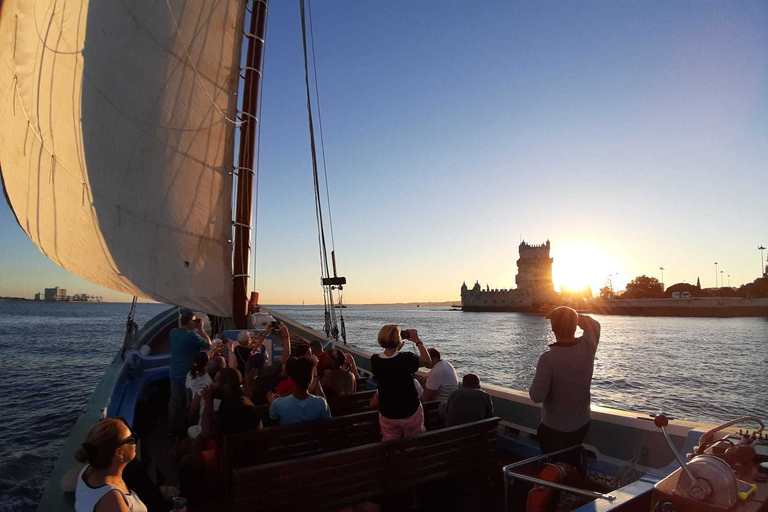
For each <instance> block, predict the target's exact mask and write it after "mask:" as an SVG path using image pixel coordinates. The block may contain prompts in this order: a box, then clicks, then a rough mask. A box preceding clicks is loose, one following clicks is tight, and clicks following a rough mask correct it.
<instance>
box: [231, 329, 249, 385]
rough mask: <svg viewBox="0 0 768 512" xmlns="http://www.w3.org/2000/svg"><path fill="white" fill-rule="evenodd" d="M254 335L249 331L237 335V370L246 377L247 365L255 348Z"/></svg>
mask: <svg viewBox="0 0 768 512" xmlns="http://www.w3.org/2000/svg"><path fill="white" fill-rule="evenodd" d="M252 342H253V333H251V332H249V331H241V332H240V334H238V335H237V343H238V345H237V346H236V347H235V350H234V352H235V359H236V360H237V369H238V370H240V373H241V374H242V375H245V364H246V363H247V362H248V358H249V357H251V353H252V351H253V347H251V343H252Z"/></svg>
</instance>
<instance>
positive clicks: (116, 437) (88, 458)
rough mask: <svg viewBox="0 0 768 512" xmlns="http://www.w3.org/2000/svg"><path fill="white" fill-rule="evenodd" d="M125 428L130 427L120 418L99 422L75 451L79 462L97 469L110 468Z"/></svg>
mask: <svg viewBox="0 0 768 512" xmlns="http://www.w3.org/2000/svg"><path fill="white" fill-rule="evenodd" d="M124 426H125V427H127V426H128V425H126V423H125V421H123V420H122V419H118V418H107V419H104V420H101V421H99V422H98V423H97V424H95V425H94V426H93V427H91V430H89V431H88V435H87V436H86V437H85V442H84V443H83V444H82V445H81V446H80V447H79V448H78V449H77V450H75V458H76V459H77V460H78V461H79V462H87V463H88V464H90V465H91V466H93V467H94V468H96V469H104V468H108V467H109V465H110V464H112V458H113V457H114V456H115V450H117V449H118V448H119V447H120V442H121V441H122V439H121V430H122V427H124ZM128 430H130V429H128Z"/></svg>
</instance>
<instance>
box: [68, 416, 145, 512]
mask: <svg viewBox="0 0 768 512" xmlns="http://www.w3.org/2000/svg"><path fill="white" fill-rule="evenodd" d="M135 456H136V436H134V435H133V433H132V432H131V429H130V428H128V425H126V423H125V421H124V420H122V419H116V418H108V419H104V420H101V421H100V422H98V423H97V424H96V425H94V426H93V427H92V428H91V430H90V431H89V432H88V436H87V437H86V438H85V442H84V443H83V444H82V446H81V447H80V448H78V449H77V451H76V452H75V458H76V459H77V460H79V461H80V462H87V463H88V465H87V466H85V467H84V468H83V470H82V471H80V474H79V475H78V477H77V489H76V491H75V510H76V511H77V512H147V507H146V506H145V505H144V503H142V502H141V500H140V499H139V497H138V496H137V495H136V493H132V492H131V490H130V489H128V486H127V485H126V484H125V482H124V481H123V470H124V469H125V466H127V465H128V463H129V462H131V461H132V460H133V458H134V457H135Z"/></svg>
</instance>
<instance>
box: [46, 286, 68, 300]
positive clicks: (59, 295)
mask: <svg viewBox="0 0 768 512" xmlns="http://www.w3.org/2000/svg"><path fill="white" fill-rule="evenodd" d="M45 300H48V301H54V302H57V301H62V300H67V290H66V288H59V287H58V286H57V287H56V288H46V289H45Z"/></svg>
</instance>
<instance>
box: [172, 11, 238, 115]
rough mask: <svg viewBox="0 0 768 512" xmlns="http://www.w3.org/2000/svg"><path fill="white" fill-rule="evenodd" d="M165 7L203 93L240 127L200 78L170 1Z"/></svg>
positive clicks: (221, 112) (214, 105)
mask: <svg viewBox="0 0 768 512" xmlns="http://www.w3.org/2000/svg"><path fill="white" fill-rule="evenodd" d="M165 5H167V6H168V13H169V14H170V15H171V21H173V26H174V27H175V28H176V34H177V35H178V36H179V41H181V46H182V47H183V48H184V53H185V54H186V55H187V60H188V61H189V65H190V66H191V67H192V71H194V72H195V77H196V78H197V81H198V83H200V87H202V88H203V91H205V95H206V96H208V99H209V100H210V102H211V105H213V107H214V108H215V109H216V110H217V111H218V112H219V114H220V115H221V117H223V118H224V119H226V120H227V121H228V122H230V123H232V124H234V125H235V126H240V124H241V123H242V121H238V120H234V119H230V118H229V116H227V114H226V113H225V112H224V111H223V110H221V108H220V107H219V106H218V105H217V104H216V101H215V100H214V99H213V96H211V94H210V93H209V92H208V88H207V87H206V86H205V84H204V83H203V78H202V77H201V76H200V73H199V72H198V71H197V66H195V63H194V62H193V61H192V56H191V55H190V54H189V48H187V42H186V41H184V37H183V36H182V35H181V29H180V28H179V25H178V23H176V16H175V15H174V14H173V8H172V7H171V2H170V0H165Z"/></svg>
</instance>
